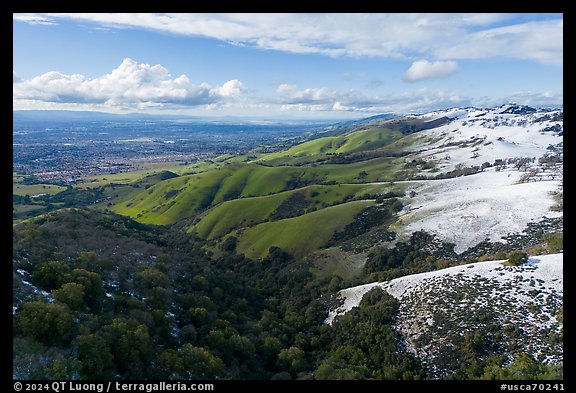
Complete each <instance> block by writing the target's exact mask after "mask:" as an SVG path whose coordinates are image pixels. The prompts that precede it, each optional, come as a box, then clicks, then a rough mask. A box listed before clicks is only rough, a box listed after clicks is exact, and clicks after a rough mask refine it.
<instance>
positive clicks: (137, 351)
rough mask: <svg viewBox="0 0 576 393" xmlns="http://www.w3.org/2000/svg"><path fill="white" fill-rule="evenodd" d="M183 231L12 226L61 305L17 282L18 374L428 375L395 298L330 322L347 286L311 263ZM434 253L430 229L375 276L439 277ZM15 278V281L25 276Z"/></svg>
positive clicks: (19, 265)
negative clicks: (209, 245)
mask: <svg viewBox="0 0 576 393" xmlns="http://www.w3.org/2000/svg"><path fill="white" fill-rule="evenodd" d="M383 202H384V204H385V206H386V209H389V210H388V213H390V212H394V211H396V210H397V208H398V206H396V204H395V202H394V198H391V199H386V200H385V201H383ZM400 207H401V206H400ZM183 227H184V226H178V225H173V226H167V227H164V228H163V229H162V230H159V229H158V228H156V227H153V226H146V225H142V224H138V223H136V222H134V221H132V220H129V219H126V218H124V217H120V216H116V215H114V214H110V213H106V212H96V211H91V210H84V209H75V210H70V211H60V212H56V213H51V214H49V215H47V216H45V217H44V218H42V219H40V220H32V221H30V222H27V223H22V224H19V225H16V226H15V227H14V238H13V244H14V260H15V261H16V262H15V266H14V269H23V270H25V271H26V272H28V273H30V275H31V279H30V281H31V282H32V284H33V285H35V286H36V287H37V288H38V289H39V290H44V291H47V292H50V291H51V295H50V294H49V295H47V296H48V299H46V300H45V301H38V300H37V298H38V296H40V295H38V294H36V293H34V291H32V290H30V291H29V292H24V291H22V292H19V291H21V290H22V288H24V287H26V288H28V289H30V286H29V285H24V284H22V283H20V285H15V286H14V291H15V295H17V296H15V306H16V307H17V310H16V312H15V316H14V333H13V337H14V358H13V363H14V367H13V372H14V375H17V376H18V377H19V378H21V379H31V378H38V379H56V378H63V379H73V378H82V379H113V378H119V379H190V378H191V379H213V378H218V379H311V378H316V379H414V378H425V377H426V375H425V374H424V373H423V372H422V369H421V367H420V365H419V364H418V362H417V361H415V359H414V358H413V357H411V356H410V355H408V354H407V353H406V352H404V351H403V350H402V349H401V348H402V347H401V345H400V341H399V336H398V334H397V333H396V332H395V331H394V330H393V329H392V328H391V324H392V323H393V321H394V318H395V315H396V313H397V310H398V302H397V301H396V300H394V299H393V298H392V297H390V296H389V295H388V294H386V293H385V292H383V291H378V290H374V291H372V292H369V293H368V294H367V295H366V296H365V297H364V299H363V301H362V302H361V305H360V307H358V308H356V309H354V310H353V311H352V312H350V313H348V314H346V315H344V316H341V317H339V319H338V322H336V323H335V324H334V325H333V326H328V325H326V324H324V323H323V321H324V320H325V318H326V316H327V310H326V308H325V306H324V305H323V304H322V303H321V302H320V301H318V299H320V298H321V297H322V295H327V294H330V293H333V292H334V291H335V290H337V289H340V288H342V287H343V286H345V285H346V283H345V282H342V281H341V280H334V279H333V278H332V277H327V278H323V279H319V278H316V277H315V276H314V275H313V274H312V273H311V271H310V265H308V264H307V262H305V261H300V260H297V259H295V258H294V257H293V256H292V255H290V254H289V253H287V252H285V251H284V250H282V249H280V248H278V247H272V248H271V249H270V250H269V255H268V256H267V257H266V258H265V259H264V260H262V261H252V260H249V259H246V258H244V257H243V256H242V255H236V254H235V253H233V252H231V251H233V249H234V240H230V241H229V244H226V247H223V251H225V252H219V253H218V254H219V256H218V257H217V258H213V257H211V256H210V255H209V254H207V253H205V251H204V249H205V246H206V243H205V242H204V241H201V240H200V239H197V238H195V237H194V236H193V235H189V234H186V233H185V232H183V231H182V228H183ZM230 239H233V238H230ZM433 243H434V240H433V238H432V237H431V236H430V235H428V234H426V233H424V232H422V233H416V234H414V235H413V237H412V238H411V239H410V242H408V243H402V242H400V243H398V244H397V246H396V247H395V248H394V249H392V250H391V251H384V249H378V250H376V251H375V253H374V254H373V255H371V257H370V260H371V261H372V262H371V263H372V265H373V266H374V267H378V268H377V269H376V270H375V271H374V272H375V274H388V273H389V274H390V276H394V275H398V274H404V273H407V272H409V271H417V270H420V269H424V267H426V268H428V269H431V266H432V267H434V266H436V262H437V261H435V260H434V258H432V256H431V254H429V253H428V252H426V251H424V250H423V248H428V247H429V246H430V245H431V244H433ZM385 253H388V254H387V255H386V256H385V255H384V254H385ZM383 260H386V263H388V260H390V266H393V267H392V270H391V271H389V272H388V271H382V270H378V269H380V267H379V266H381V264H382V263H383V262H382V261H383ZM382 266H383V265H382ZM14 276H15V283H19V280H21V278H20V277H22V276H21V274H18V273H15V274H14ZM16 292H18V293H16ZM16 300H17V301H16ZM47 300H50V301H52V302H51V303H49V302H48V301H47ZM513 333H514V332H511V333H510V334H513ZM467 340H468V341H466V343H467V344H466V345H467V346H466V345H465V346H463V347H462V348H463V350H462V351H463V352H462V354H463V356H464V354H467V356H468V357H470V358H472V357H473V354H475V353H482V351H483V348H484V344H485V342H482V340H478V339H476V338H475V337H474V336H472V337H471V338H468V339H467ZM475 351H476V352H475ZM478 351H479V352H478ZM31 365H32V366H31ZM550 372H553V370H552V371H550ZM475 375H476V374H475Z"/></svg>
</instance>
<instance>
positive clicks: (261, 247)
mask: <svg viewBox="0 0 576 393" xmlns="http://www.w3.org/2000/svg"><path fill="white" fill-rule="evenodd" d="M374 204H375V202H373V201H353V202H348V203H344V204H341V205H336V206H331V207H327V208H325V209H322V210H318V211H315V212H313V213H309V214H305V215H303V216H299V217H293V218H287V219H284V220H279V221H274V222H265V223H262V224H259V225H256V226H254V227H251V228H248V229H246V230H244V231H243V232H242V233H241V234H237V237H238V245H237V252H238V253H243V254H245V255H246V256H248V257H250V258H255V259H259V258H264V257H265V256H266V255H267V254H268V249H269V248H270V247H272V246H276V247H280V248H282V249H283V250H286V251H288V252H289V253H291V254H293V255H295V256H296V257H303V256H304V255H306V254H309V253H310V252H312V251H315V250H317V249H319V248H321V247H323V246H324V245H326V243H327V242H328V241H329V240H330V238H331V237H332V235H333V234H334V232H336V231H338V230H340V229H342V228H344V227H345V226H346V225H347V224H348V223H350V222H351V221H352V220H353V219H354V217H355V215H356V214H357V213H358V212H360V210H362V209H363V208H365V207H367V206H371V205H374Z"/></svg>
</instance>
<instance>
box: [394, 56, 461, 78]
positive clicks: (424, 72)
mask: <svg viewBox="0 0 576 393" xmlns="http://www.w3.org/2000/svg"><path fill="white" fill-rule="evenodd" d="M456 71H458V63H456V62H455V61H434V62H429V61H428V60H418V61H415V62H413V63H412V65H411V66H410V68H408V71H406V73H405V74H404V76H403V78H402V79H404V80H405V81H406V82H418V81H421V80H426V79H439V78H446V77H449V76H450V75H453V74H454V73H456Z"/></svg>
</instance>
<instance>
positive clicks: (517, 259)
mask: <svg viewBox="0 0 576 393" xmlns="http://www.w3.org/2000/svg"><path fill="white" fill-rule="evenodd" d="M526 262H528V254H526V253H525V252H522V251H515V252H513V253H511V254H510V255H509V256H508V261H507V262H506V263H507V264H509V265H512V266H520V265H523V264H524V263H526Z"/></svg>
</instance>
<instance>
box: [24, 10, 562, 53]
mask: <svg viewBox="0 0 576 393" xmlns="http://www.w3.org/2000/svg"><path fill="white" fill-rule="evenodd" d="M63 18H64V19H73V20H80V21H83V22H92V23H96V24H98V25H100V26H102V25H103V26H106V27H110V28H126V27H129V28H143V29H150V30H155V31H161V32H168V33H172V34H178V35H188V36H203V37H210V38H215V39H218V40H222V41H226V42H228V43H230V44H234V45H243V46H250V47H255V48H260V49H265V50H277V51H283V52H291V53H316V54H321V55H326V56H332V57H336V56H354V57H357V56H368V57H388V58H404V59H414V58H432V59H434V60H445V59H452V60H457V59H468V58H487V57H507V58H520V59H532V60H536V61H540V62H547V63H555V64H561V63H562V58H563V46H562V45H563V19H562V18H563V17H562V15H561V14H557V15H549V16H547V17H546V18H543V17H542V16H541V15H532V14H523V15H522V18H519V17H518V15H515V14H497V13H490V14H455V13H453V14H442V13H433V14H416V13H409V14H401V13H393V14H384V13H372V14H361V13H331V14H320V13H317V14H316V13H315V14H280V13H275V14H245V13H235V14H224V13H222V14H220V13H219V14H184V13H180V14H123V13H98V14H82V13H75V14H14V19H15V20H19V21H25V22H28V23H54V21H57V20H59V19H63Z"/></svg>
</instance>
